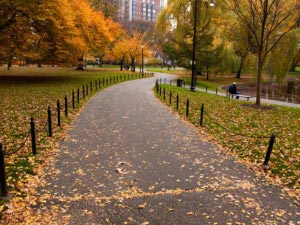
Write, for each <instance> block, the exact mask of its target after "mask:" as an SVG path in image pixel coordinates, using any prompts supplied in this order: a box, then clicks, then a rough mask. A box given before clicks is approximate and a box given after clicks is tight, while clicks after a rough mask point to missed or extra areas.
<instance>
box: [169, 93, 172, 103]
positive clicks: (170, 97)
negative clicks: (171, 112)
mask: <svg viewBox="0 0 300 225" xmlns="http://www.w3.org/2000/svg"><path fill="white" fill-rule="evenodd" d="M169 99H170V102H169V103H170V105H172V92H171V91H170V96H169Z"/></svg>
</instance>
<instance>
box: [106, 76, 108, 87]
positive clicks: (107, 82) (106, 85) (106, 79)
mask: <svg viewBox="0 0 300 225" xmlns="http://www.w3.org/2000/svg"><path fill="white" fill-rule="evenodd" d="M106 86H108V79H107V78H106Z"/></svg>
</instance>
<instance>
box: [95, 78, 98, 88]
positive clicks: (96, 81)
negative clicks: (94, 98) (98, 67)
mask: <svg viewBox="0 0 300 225" xmlns="http://www.w3.org/2000/svg"><path fill="white" fill-rule="evenodd" d="M95 88H96V91H97V90H98V86H97V81H96V80H95Z"/></svg>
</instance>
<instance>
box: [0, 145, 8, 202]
mask: <svg viewBox="0 0 300 225" xmlns="http://www.w3.org/2000/svg"><path fill="white" fill-rule="evenodd" d="M2 147H3V146H2V144H1V143H0V186H1V197H6V196H7V183H6V172H5V159H4V152H3V149H2Z"/></svg>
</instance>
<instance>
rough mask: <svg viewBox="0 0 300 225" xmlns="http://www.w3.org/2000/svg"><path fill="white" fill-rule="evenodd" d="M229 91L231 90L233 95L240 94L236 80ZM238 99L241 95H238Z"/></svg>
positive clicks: (230, 92)
mask: <svg viewBox="0 0 300 225" xmlns="http://www.w3.org/2000/svg"><path fill="white" fill-rule="evenodd" d="M228 92H229V94H232V95H238V94H240V92H239V91H237V87H236V83H235V82H233V83H232V85H230V86H229V88H228ZM236 99H239V96H236Z"/></svg>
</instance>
